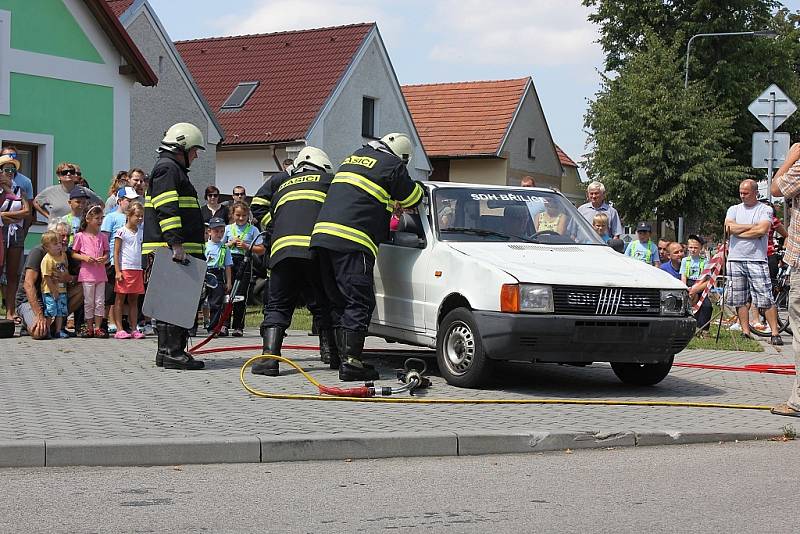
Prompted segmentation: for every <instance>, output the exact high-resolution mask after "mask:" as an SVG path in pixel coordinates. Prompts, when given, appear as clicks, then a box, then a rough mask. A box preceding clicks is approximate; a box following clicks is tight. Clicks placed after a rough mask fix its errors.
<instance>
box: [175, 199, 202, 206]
mask: <svg viewBox="0 0 800 534" xmlns="http://www.w3.org/2000/svg"><path fill="white" fill-rule="evenodd" d="M178 207H179V208H199V207H200V203H199V202H198V201H197V199H196V198H194V197H178Z"/></svg>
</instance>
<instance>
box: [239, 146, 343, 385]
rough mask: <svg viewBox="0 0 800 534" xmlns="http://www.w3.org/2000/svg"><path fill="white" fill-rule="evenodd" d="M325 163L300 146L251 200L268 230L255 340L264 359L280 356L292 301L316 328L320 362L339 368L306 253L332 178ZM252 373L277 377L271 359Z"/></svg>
mask: <svg viewBox="0 0 800 534" xmlns="http://www.w3.org/2000/svg"><path fill="white" fill-rule="evenodd" d="M332 170H333V167H332V166H331V162H330V159H328V155H327V154H325V152H323V151H322V150H320V149H319V148H315V147H311V146H308V147H305V148H304V149H303V150H301V151H300V153H299V154H298V155H297V159H295V161H294V166H293V167H291V168H289V169H288V170H287V172H283V173H280V174H278V175H275V176H273V177H272V178H270V180H269V181H268V182H267V183H265V184H264V185H263V186H262V187H261V189H259V190H258V192H257V193H256V195H255V196H254V197H253V202H252V205H253V214H254V215H255V217H256V220H257V221H258V223H259V225H260V227H262V229H265V228H267V227H270V228H271V233H272V237H271V243H272V245H271V247H270V256H269V268H270V279H269V298H268V299H267V301H266V305H265V306H264V321H263V322H262V323H261V337H262V339H263V352H264V353H265V354H275V355H280V353H281V343H282V341H283V336H284V333H285V332H286V329H287V328H288V327H289V323H291V322H292V313H293V312H294V307H295V304H296V303H297V298H298V296H299V295H300V294H303V295H304V296H305V295H310V297H311V298H306V305H307V306H308V309H309V311H311V313H312V314H313V315H314V319H315V322H316V324H317V325H318V328H319V347H320V356H321V358H322V361H323V362H325V363H329V364H331V365H332V367H333V368H338V367H339V355H338V353H337V352H335V340H334V336H333V328H332V325H331V310H330V306H329V305H328V300H327V298H325V291H324V289H323V287H322V281H321V280H320V276H319V273H320V267H319V263H318V260H317V255H316V254H315V253H313V252H312V251H311V250H310V249H309V242H310V241H311V230H312V229H313V228H314V223H315V222H316V220H317V215H318V214H319V210H320V208H321V207H322V203H323V202H324V201H325V196H326V194H327V192H328V187H329V186H330V184H331V180H332V179H333V174H331V171H332ZM251 370H252V372H253V374H257V375H266V376H278V362H277V360H261V361H259V362H257V363H256V364H255V365H253V367H252V369H251Z"/></svg>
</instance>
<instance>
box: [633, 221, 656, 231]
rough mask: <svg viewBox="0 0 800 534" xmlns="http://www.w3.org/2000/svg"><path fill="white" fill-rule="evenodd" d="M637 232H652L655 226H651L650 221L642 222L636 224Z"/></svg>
mask: <svg viewBox="0 0 800 534" xmlns="http://www.w3.org/2000/svg"><path fill="white" fill-rule="evenodd" d="M636 231H637V232H652V231H653V228H652V227H651V226H650V223H648V222H640V223H639V224H637V225H636Z"/></svg>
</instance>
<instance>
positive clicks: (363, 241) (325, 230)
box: [312, 222, 378, 257]
mask: <svg viewBox="0 0 800 534" xmlns="http://www.w3.org/2000/svg"><path fill="white" fill-rule="evenodd" d="M313 234H329V235H332V236H336V237H340V238H342V239H347V240H348V241H352V242H354V243H358V244H360V245H363V246H365V247H367V248H368V249H369V251H370V252H372V255H373V256H375V257H377V256H378V246H377V245H376V244H375V243H374V242H373V241H372V238H371V237H370V236H368V235H367V234H365V233H364V232H362V231H361V230H357V229H355V228H351V227H349V226H344V225H342V224H337V223H332V222H318V223H317V224H315V225H314V231H313V232H312V235H313Z"/></svg>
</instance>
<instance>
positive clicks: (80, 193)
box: [69, 187, 89, 200]
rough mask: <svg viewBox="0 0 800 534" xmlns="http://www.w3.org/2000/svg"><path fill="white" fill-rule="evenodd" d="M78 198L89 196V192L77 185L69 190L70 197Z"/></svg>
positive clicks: (71, 198) (72, 198)
mask: <svg viewBox="0 0 800 534" xmlns="http://www.w3.org/2000/svg"><path fill="white" fill-rule="evenodd" d="M76 198H89V193H87V192H86V190H85V189H84V188H82V187H76V188H74V189H73V190H72V191H70V192H69V199H70V200H75V199H76Z"/></svg>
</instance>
